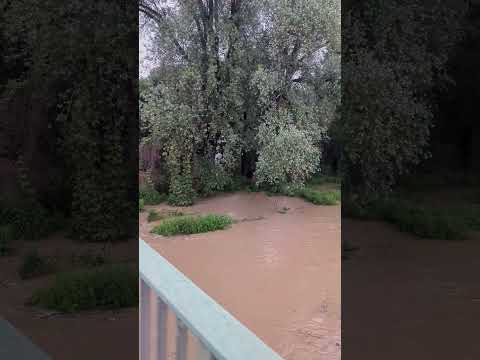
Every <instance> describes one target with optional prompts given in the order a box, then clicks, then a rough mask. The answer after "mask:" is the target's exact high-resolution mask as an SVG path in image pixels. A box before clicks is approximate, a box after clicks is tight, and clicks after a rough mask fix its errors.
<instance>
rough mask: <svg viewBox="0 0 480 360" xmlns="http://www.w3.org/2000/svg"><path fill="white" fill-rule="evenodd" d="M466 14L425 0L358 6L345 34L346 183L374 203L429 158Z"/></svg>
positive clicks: (347, 16)
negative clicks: (440, 98) (439, 93)
mask: <svg viewBox="0 0 480 360" xmlns="http://www.w3.org/2000/svg"><path fill="white" fill-rule="evenodd" d="M462 14H463V12H462V9H461V8H455V7H453V8H449V7H448V6H446V5H445V4H442V3H440V2H437V1H431V2H428V3H425V2H423V1H419V0H408V1H402V2H400V1H389V2H386V1H380V0H368V1H364V2H362V3H357V4H355V5H353V6H352V8H351V9H349V10H348V11H345V13H344V14H343V16H344V31H343V32H342V42H343V54H342V56H343V57H342V80H343V82H342V117H341V118H340V120H339V122H338V123H337V124H336V125H337V126H336V129H337V132H336V134H337V136H338V138H339V140H340V141H341V143H342V146H343V165H344V169H345V174H344V176H345V177H344V184H345V185H346V187H345V190H347V191H348V192H349V193H351V194H352V195H356V196H359V198H361V199H362V201H369V200H372V199H374V198H375V197H377V196H381V195H385V194H386V193H388V192H389V191H390V190H391V188H392V186H393V185H394V184H395V181H396V179H397V178H398V176H399V175H400V174H402V173H405V172H407V171H408V170H409V169H410V168H411V167H412V166H413V165H415V164H418V163H419V162H420V161H421V160H422V159H424V158H425V157H427V156H428V155H429V153H428V147H427V145H428V143H429V139H430V131H431V127H432V124H433V114H434V104H435V98H434V96H435V95H434V94H435V90H438V89H439V88H441V87H444V86H448V85H449V84H450V82H449V77H448V74H447V73H446V63H447V60H448V56H449V52H450V50H451V49H452V47H453V46H454V44H455V43H456V42H457V41H458V39H459V37H460V21H459V19H460V17H461V15H462Z"/></svg>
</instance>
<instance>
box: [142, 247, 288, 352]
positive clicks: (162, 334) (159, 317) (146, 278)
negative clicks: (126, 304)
mask: <svg viewBox="0 0 480 360" xmlns="http://www.w3.org/2000/svg"><path fill="white" fill-rule="evenodd" d="M139 256H140V360H153V359H154V357H153V355H154V354H153V351H152V349H153V341H156V342H157V344H156V345H157V346H156V347H155V348H156V349H158V350H157V352H156V354H155V360H167V311H168V310H169V309H170V310H171V311H172V312H173V313H174V314H175V317H176V324H177V325H176V359H177V360H186V359H187V350H189V349H187V337H188V332H190V333H191V334H192V335H194V336H195V337H196V338H197V339H198V340H199V342H200V344H201V348H200V349H199V350H198V351H197V353H196V354H191V355H195V356H196V357H195V358H196V359H199V360H201V359H202V360H207V359H208V360H247V359H248V360H282V358H281V357H280V356H279V355H278V354H276V353H275V352H274V351H273V350H272V349H270V348H269V347H268V346H267V345H266V344H265V343H263V342H262V341H261V340H260V339H259V338H258V337H257V336H255V335H254V334H253V333H252V332H251V331H250V330H248V329H247V328H246V327H245V326H244V325H242V324H241V323H240V322H239V321H238V320H237V319H235V318H234V317H233V316H232V315H230V314H229V313H228V312H227V311H226V310H225V309H224V308H223V307H221V306H220V305H219V304H217V303H216V302H215V301H213V300H212V299H211V298H210V297H209V296H208V295H207V294H205V293H204V292H203V291H202V290H201V289H199V288H198V287H197V286H195V284H193V282H192V281H190V280H189V279H188V278H187V277H186V276H185V275H183V274H182V273H181V272H180V271H178V270H177V269H176V268H175V267H174V266H173V265H172V264H170V263H169V262H168V261H167V260H166V259H165V258H163V257H162V256H161V255H160V254H159V253H158V252H157V251H155V250H154V249H152V248H151V247H150V246H149V245H148V244H146V243H145V242H144V241H143V240H141V239H140V249H139ZM152 295H154V296H152ZM152 299H155V301H153V303H152ZM153 307H157V309H156V311H155V312H153V311H152V310H153ZM153 313H155V314H156V316H155V318H153V317H152V314H153ZM151 322H153V324H152V323H151ZM152 325H153V326H154V327H155V333H156V335H157V336H156V337H155V339H153V338H152V336H151V333H150V329H151V328H152ZM189 358H190V356H189Z"/></svg>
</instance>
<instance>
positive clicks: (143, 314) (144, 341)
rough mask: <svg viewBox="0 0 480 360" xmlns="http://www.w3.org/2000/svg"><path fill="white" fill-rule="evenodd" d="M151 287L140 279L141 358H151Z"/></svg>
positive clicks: (145, 359)
mask: <svg viewBox="0 0 480 360" xmlns="http://www.w3.org/2000/svg"><path fill="white" fill-rule="evenodd" d="M150 291H151V290H150V287H149V286H148V284H147V283H146V282H145V281H144V280H143V279H140V342H139V343H140V360H149V359H150V351H151V346H150Z"/></svg>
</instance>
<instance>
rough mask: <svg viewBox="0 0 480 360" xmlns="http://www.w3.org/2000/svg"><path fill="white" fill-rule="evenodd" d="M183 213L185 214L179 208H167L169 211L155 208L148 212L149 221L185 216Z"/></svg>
mask: <svg viewBox="0 0 480 360" xmlns="http://www.w3.org/2000/svg"><path fill="white" fill-rule="evenodd" d="M183 215H185V214H184V213H182V212H180V211H177V210H167V211H162V212H160V213H159V212H157V211H155V210H150V211H149V212H148V218H147V221H148V222H153V221H159V220H165V219H167V218H171V217H177V216H183Z"/></svg>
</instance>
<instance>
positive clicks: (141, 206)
mask: <svg viewBox="0 0 480 360" xmlns="http://www.w3.org/2000/svg"><path fill="white" fill-rule="evenodd" d="M143 210H145V200H143V199H142V198H140V199H138V212H142V211H143Z"/></svg>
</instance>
